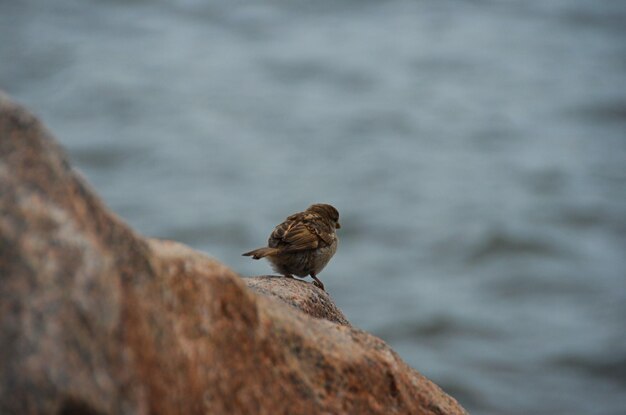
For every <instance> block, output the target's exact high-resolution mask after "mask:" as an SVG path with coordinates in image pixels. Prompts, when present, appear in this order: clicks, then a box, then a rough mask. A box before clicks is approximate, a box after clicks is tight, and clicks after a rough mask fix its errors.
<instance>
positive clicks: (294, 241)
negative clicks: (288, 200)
mask: <svg viewBox="0 0 626 415" xmlns="http://www.w3.org/2000/svg"><path fill="white" fill-rule="evenodd" d="M268 242H269V243H268V245H269V246H270V247H272V248H280V250H281V251H283V252H295V251H304V250H308V249H315V248H317V247H318V246H319V243H320V238H319V236H318V234H317V232H316V231H315V228H314V227H313V226H311V225H310V224H308V223H307V222H306V221H302V220H297V219H293V220H289V218H288V219H287V220H286V221H285V222H283V223H281V224H280V225H278V226H277V227H276V228H274V231H273V232H272V234H271V235H270V239H269V241H268Z"/></svg>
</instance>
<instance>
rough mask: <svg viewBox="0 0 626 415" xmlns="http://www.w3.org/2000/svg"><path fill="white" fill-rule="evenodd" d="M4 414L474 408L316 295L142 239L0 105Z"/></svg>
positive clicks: (43, 139) (28, 119)
mask: <svg viewBox="0 0 626 415" xmlns="http://www.w3.org/2000/svg"><path fill="white" fill-rule="evenodd" d="M246 283H247V284H248V285H249V286H250V287H251V288H252V289H249V288H248V287H246ZM307 314H308V315H307ZM0 413H2V414H149V413H150V414H196V413H211V414H342V413H345V414H394V413H406V414H409V413H411V414H439V415H440V414H462V413H465V412H464V410H463V409H462V408H461V407H460V406H459V405H458V404H457V402H456V401H455V400H454V399H452V398H450V397H449V396H448V395H446V394H445V393H444V392H442V391H441V389H439V388H438V387H437V386H436V385H434V384H433V383H431V382H430V381H428V380H427V379H426V378H424V377H423V376H421V375H420V374H419V373H417V372H416V371H415V370H413V369H411V368H410V367H408V366H407V365H406V364H405V363H404V362H403V361H402V360H401V359H400V358H399V357H398V356H397V355H396V354H395V353H394V352H393V351H392V350H391V349H390V348H389V347H388V346H387V345H386V344H385V343H384V342H383V341H381V340H380V339H378V338H376V337H374V336H372V335H369V334H367V333H365V332H363V331H360V330H358V329H355V328H353V327H351V326H350V325H349V323H348V322H347V320H346V319H345V317H344V316H343V314H342V313H341V311H339V310H338V309H337V308H336V306H335V305H334V304H333V303H332V301H331V300H330V297H328V296H327V294H325V293H323V292H321V291H319V290H318V289H317V288H315V287H313V286H312V285H310V284H306V283H302V282H300V281H296V280H293V281H291V280H284V279H281V278H276V279H269V278H264V277H260V278H256V279H251V280H249V281H244V280H243V279H241V278H240V277H238V276H237V275H236V274H235V273H234V272H233V271H231V270H230V269H229V268H228V267H226V266H225V265H223V264H221V263H219V262H218V261H216V260H213V259H211V258H207V257H206V256H204V255H202V254H201V253H198V252H195V251H193V250H191V249H190V248H187V247H185V246H183V245H181V244H178V243H175V242H169V241H157V240H150V239H146V238H143V237H141V236H140V235H137V234H136V233H135V232H133V230H132V229H130V228H129V227H128V226H127V225H126V224H124V223H123V222H122V221H120V220H119V219H118V218H117V217H116V216H115V215H113V214H112V213H111V212H109V211H108V210H107V209H106V207H105V206H104V205H103V204H102V202H101V201H100V200H99V199H98V197H97V196H96V195H95V194H94V193H92V191H91V190H90V189H89V188H88V187H87V186H86V185H85V182H84V181H83V179H81V177H80V176H79V175H78V174H77V173H76V172H75V171H73V170H72V169H71V167H70V165H69V164H68V161H67V159H66V158H65V156H64V155H63V153H62V151H61V150H60V149H59V146H58V145H57V143H56V142H55V141H54V140H53V139H52V138H51V137H50V134H49V133H48V132H47V131H46V130H45V129H44V128H43V127H42V126H41V124H40V123H39V122H38V121H37V120H36V119H35V118H34V117H33V116H32V115H30V114H29V113H28V112H26V111H25V110H24V109H22V108H20V107H19V106H17V105H16V104H14V103H12V102H11V101H10V100H9V99H8V98H7V97H6V96H4V95H0Z"/></svg>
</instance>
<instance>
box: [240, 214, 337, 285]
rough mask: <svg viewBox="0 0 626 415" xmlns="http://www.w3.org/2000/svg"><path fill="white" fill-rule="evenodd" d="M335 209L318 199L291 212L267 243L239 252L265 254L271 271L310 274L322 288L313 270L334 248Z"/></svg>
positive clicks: (323, 263)
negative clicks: (301, 210)
mask: <svg viewBox="0 0 626 415" xmlns="http://www.w3.org/2000/svg"><path fill="white" fill-rule="evenodd" d="M339 228H341V225H339V212H338V211H337V209H335V208H334V207H333V206H331V205H327V204H323V203H318V204H314V205H311V206H309V208H308V209H307V210H305V211H304V212H298V213H294V214H293V215H291V216H289V217H287V219H285V221H284V222H283V223H281V224H280V225H278V226H276V227H275V228H274V230H273V231H272V233H271V234H270V237H269V239H268V241H267V247H263V248H258V249H255V250H253V251H250V252H246V253H245V254H242V255H243V256H251V257H252V259H261V258H267V260H268V261H269V262H270V263H271V265H272V268H273V269H274V271H276V272H278V273H280V274H282V275H284V276H285V277H288V278H293V276H294V275H295V276H297V277H300V278H303V277H306V276H307V275H310V276H311V278H313V280H314V282H313V284H314V285H315V286H317V287H319V288H321V289H322V290H324V284H323V283H322V281H320V280H319V278H317V274H319V273H320V271H322V269H324V267H325V266H326V264H328V261H330V259H331V258H332V256H333V255H335V251H337V242H338V240H337V234H336V232H335V230H336V229H339Z"/></svg>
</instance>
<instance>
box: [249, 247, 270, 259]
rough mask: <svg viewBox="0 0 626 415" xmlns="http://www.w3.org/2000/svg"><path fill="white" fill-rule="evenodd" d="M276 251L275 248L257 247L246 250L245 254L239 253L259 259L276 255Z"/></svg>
mask: <svg viewBox="0 0 626 415" xmlns="http://www.w3.org/2000/svg"><path fill="white" fill-rule="evenodd" d="M277 253H278V249H277V248H259V249H255V250H254V251H250V252H246V253H245V254H241V255H243V256H251V257H252V259H261V258H263V257H266V256H271V255H276V254H277Z"/></svg>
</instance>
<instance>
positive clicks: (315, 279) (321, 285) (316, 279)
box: [311, 275, 326, 291]
mask: <svg viewBox="0 0 626 415" xmlns="http://www.w3.org/2000/svg"><path fill="white" fill-rule="evenodd" d="M311 278H313V285H315V286H316V287H318V288H320V289H321V290H322V291H326V290H325V289H324V283H323V282H322V281H320V280H319V279H318V278H317V277H316V276H315V275H311Z"/></svg>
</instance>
